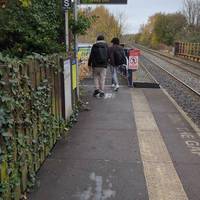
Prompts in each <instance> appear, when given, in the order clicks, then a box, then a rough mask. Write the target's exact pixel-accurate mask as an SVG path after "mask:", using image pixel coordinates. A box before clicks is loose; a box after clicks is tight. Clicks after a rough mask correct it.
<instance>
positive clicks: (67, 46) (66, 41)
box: [65, 10, 69, 52]
mask: <svg viewBox="0 0 200 200" xmlns="http://www.w3.org/2000/svg"><path fill="white" fill-rule="evenodd" d="M65 47H66V52H68V51H69V23H68V10H65Z"/></svg>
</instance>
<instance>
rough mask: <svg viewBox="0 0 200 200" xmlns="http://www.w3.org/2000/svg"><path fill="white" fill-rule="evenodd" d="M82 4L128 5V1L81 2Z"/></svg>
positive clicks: (86, 0)
mask: <svg viewBox="0 0 200 200" xmlns="http://www.w3.org/2000/svg"><path fill="white" fill-rule="evenodd" d="M80 4H127V0H80Z"/></svg>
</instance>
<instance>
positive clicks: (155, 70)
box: [140, 56, 200, 128]
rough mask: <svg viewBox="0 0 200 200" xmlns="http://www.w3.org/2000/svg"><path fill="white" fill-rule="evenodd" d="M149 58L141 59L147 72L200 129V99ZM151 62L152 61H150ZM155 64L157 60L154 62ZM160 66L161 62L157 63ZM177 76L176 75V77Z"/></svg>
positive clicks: (142, 57)
mask: <svg viewBox="0 0 200 200" xmlns="http://www.w3.org/2000/svg"><path fill="white" fill-rule="evenodd" d="M148 59H150V58H149V57H148V58H147V59H146V58H145V57H144V56H141V57H140V62H142V63H143V64H144V65H145V67H146V68H147V70H148V71H149V72H150V73H151V74H152V75H153V76H154V77H155V79H156V80H157V81H158V82H159V83H160V85H161V86H162V87H163V88H164V89H166V90H167V92H168V93H169V94H170V96H171V97H172V98H173V99H174V100H175V101H176V102H177V103H178V105H179V106H180V107H181V108H182V109H183V110H184V111H185V112H186V113H187V115H188V116H189V117H190V118H191V119H192V120H193V121H194V123H195V124H196V125H197V126H198V127H199V128H200V97H199V96H197V95H195V94H194V93H193V92H191V90H190V89H188V88H186V87H185V86H184V85H182V84H181V83H180V82H178V81H177V80H175V79H174V78H172V77H171V76H169V75H168V74H167V73H166V72H164V71H163V70H162V69H160V68H159V67H157V66H156V65H155V64H153V63H152V62H149V60H148ZM150 60H151V59H150ZM153 62H155V60H154V61H153ZM156 64H159V65H160V62H159V63H158V61H156ZM175 76H176V75H175Z"/></svg>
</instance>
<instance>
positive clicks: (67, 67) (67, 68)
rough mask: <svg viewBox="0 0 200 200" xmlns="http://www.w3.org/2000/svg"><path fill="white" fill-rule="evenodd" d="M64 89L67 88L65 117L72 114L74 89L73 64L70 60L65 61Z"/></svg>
mask: <svg viewBox="0 0 200 200" xmlns="http://www.w3.org/2000/svg"><path fill="white" fill-rule="evenodd" d="M64 84H65V85H64V89H65V118H66V119H68V118H69V117H70V115H71V114H72V89H71V64H70V60H65V61H64Z"/></svg>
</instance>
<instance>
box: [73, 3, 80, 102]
mask: <svg viewBox="0 0 200 200" xmlns="http://www.w3.org/2000/svg"><path fill="white" fill-rule="evenodd" d="M74 19H75V21H77V20H78V0H74ZM74 46H75V60H76V83H77V97H78V99H79V67H78V40H77V34H75V36H74Z"/></svg>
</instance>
